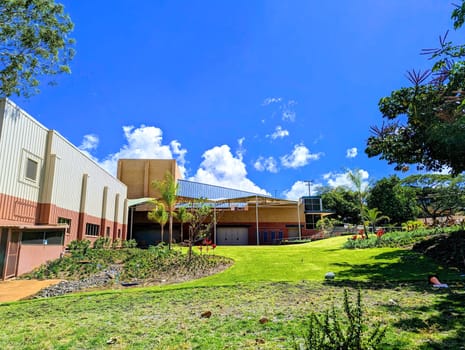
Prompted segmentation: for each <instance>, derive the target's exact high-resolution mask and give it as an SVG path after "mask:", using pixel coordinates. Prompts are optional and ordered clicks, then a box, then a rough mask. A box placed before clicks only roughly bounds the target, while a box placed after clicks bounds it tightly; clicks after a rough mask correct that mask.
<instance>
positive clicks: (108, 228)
mask: <svg viewBox="0 0 465 350" xmlns="http://www.w3.org/2000/svg"><path fill="white" fill-rule="evenodd" d="M106 235H107V237H110V226H107V232H106Z"/></svg>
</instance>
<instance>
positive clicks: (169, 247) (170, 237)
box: [168, 212, 173, 250]
mask: <svg viewBox="0 0 465 350" xmlns="http://www.w3.org/2000/svg"><path fill="white" fill-rule="evenodd" d="M169 215H170V226H169V235H168V236H169V237H168V239H169V242H168V249H169V250H171V242H172V241H173V215H172V213H171V212H170V213H169Z"/></svg>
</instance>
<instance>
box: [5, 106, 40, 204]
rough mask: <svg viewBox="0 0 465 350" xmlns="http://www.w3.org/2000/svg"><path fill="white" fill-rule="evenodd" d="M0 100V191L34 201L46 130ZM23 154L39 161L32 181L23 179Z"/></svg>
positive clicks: (37, 189)
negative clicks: (35, 177) (1, 116)
mask: <svg viewBox="0 0 465 350" xmlns="http://www.w3.org/2000/svg"><path fill="white" fill-rule="evenodd" d="M1 103H2V105H4V107H5V109H4V115H3V125H2V133H1V137H0V169H1V176H0V193H3V194H7V195H10V196H14V197H19V198H22V199H26V200H30V201H38V196H39V187H40V186H39V185H40V180H41V177H42V176H43V167H44V160H45V145H46V141H47V129H46V128H45V127H44V126H42V125H41V124H40V123H39V122H37V121H36V120H34V119H32V118H31V117H30V116H28V115H27V113H26V112H24V111H23V110H21V109H20V108H19V107H18V106H16V105H15V104H14V103H13V102H11V101H9V100H1ZM2 109H3V108H2ZM27 156H31V157H33V158H34V159H37V160H38V161H39V162H38V163H39V170H38V174H39V177H38V179H37V182H36V183H33V182H28V181H25V180H24V166H25V160H26V157H27Z"/></svg>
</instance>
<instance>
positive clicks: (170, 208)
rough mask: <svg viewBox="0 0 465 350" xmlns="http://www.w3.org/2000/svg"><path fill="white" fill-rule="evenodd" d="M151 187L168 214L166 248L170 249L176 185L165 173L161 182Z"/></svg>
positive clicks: (156, 182) (173, 179) (170, 176)
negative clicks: (155, 191) (156, 192)
mask: <svg viewBox="0 0 465 350" xmlns="http://www.w3.org/2000/svg"><path fill="white" fill-rule="evenodd" d="M152 185H153V186H154V187H155V189H157V190H158V191H160V196H161V198H160V200H161V201H162V202H163V203H164V204H165V206H166V211H167V212H168V220H169V227H168V230H169V240H168V247H169V249H171V242H172V241H173V213H174V211H175V210H176V203H177V193H178V183H177V181H176V179H175V178H174V177H173V175H171V173H169V172H167V173H166V174H165V177H164V178H163V180H161V181H154V182H152Z"/></svg>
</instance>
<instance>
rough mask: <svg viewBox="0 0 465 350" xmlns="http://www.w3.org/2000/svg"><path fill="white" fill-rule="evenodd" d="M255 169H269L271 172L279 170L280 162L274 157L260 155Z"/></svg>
mask: <svg viewBox="0 0 465 350" xmlns="http://www.w3.org/2000/svg"><path fill="white" fill-rule="evenodd" d="M253 166H254V168H255V170H258V171H265V170H266V171H269V172H270V173H277V172H278V162H277V161H276V159H274V157H268V158H265V157H259V158H258V159H257V160H256V161H255V163H254V165H253Z"/></svg>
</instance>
